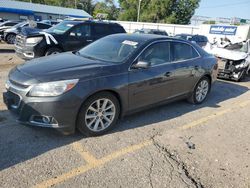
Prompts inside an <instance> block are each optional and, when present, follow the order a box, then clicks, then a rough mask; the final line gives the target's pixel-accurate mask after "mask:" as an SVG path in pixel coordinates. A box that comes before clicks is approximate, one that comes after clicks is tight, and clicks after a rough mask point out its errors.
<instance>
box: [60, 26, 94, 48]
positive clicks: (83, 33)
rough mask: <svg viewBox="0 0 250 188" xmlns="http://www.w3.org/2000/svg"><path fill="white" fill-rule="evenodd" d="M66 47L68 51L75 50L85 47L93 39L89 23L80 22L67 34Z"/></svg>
mask: <svg viewBox="0 0 250 188" xmlns="http://www.w3.org/2000/svg"><path fill="white" fill-rule="evenodd" d="M65 35H66V36H65V41H64V44H63V45H64V48H65V50H66V51H74V50H79V49H81V48H83V47H84V46H86V45H88V44H89V43H91V42H92V41H93V38H92V36H91V28H90V25H89V24H86V23H85V24H79V25H76V26H75V27H73V28H72V29H70V30H69V31H68V32H67V33H66V34H65Z"/></svg>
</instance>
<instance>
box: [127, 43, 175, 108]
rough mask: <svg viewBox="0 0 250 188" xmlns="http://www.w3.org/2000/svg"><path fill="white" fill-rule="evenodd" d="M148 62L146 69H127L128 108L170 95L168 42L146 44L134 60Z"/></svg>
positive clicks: (171, 69)
mask: <svg viewBox="0 0 250 188" xmlns="http://www.w3.org/2000/svg"><path fill="white" fill-rule="evenodd" d="M139 61H143V62H149V63H150V66H149V67H148V68H146V69H133V66H132V67H131V68H130V71H129V106H130V110H133V109H137V108H141V107H143V106H147V105H151V104H154V103H157V102H160V101H163V100H166V99H168V98H170V97H171V96H172V87H173V82H174V80H173V77H172V76H173V74H172V72H173V71H174V67H173V65H172V64H171V63H170V42H168V41H164V42H157V43H154V44H151V45H150V46H148V47H147V48H146V49H145V50H144V51H143V52H142V54H141V55H140V56H139V57H138V58H137V59H136V60H135V62H134V63H137V62H139Z"/></svg>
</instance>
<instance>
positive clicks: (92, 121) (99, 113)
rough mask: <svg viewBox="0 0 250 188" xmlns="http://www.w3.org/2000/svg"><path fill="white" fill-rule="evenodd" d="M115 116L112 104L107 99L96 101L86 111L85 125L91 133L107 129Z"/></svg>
mask: <svg viewBox="0 0 250 188" xmlns="http://www.w3.org/2000/svg"><path fill="white" fill-rule="evenodd" d="M115 115H116V108H115V105H114V103H113V102H112V101H111V100H109V99H107V98H102V99H97V100H96V101H94V102H93V103H92V104H91V105H90V106H89V107H88V109H87V110H86V114H85V124H86V126H87V127H88V128H89V129H90V130H91V131H93V132H100V131H103V130H105V129H107V128H108V127H109V126H110V125H111V124H112V122H113V120H114V118H115Z"/></svg>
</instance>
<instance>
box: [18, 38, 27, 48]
mask: <svg viewBox="0 0 250 188" xmlns="http://www.w3.org/2000/svg"><path fill="white" fill-rule="evenodd" d="M25 40H26V38H25V37H24V36H22V35H17V36H16V46H17V47H23V46H24V45H25Z"/></svg>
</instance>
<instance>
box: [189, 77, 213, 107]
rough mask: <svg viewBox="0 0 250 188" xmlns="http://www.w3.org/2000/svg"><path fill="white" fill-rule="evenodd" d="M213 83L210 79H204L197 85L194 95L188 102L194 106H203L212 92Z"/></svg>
mask: <svg viewBox="0 0 250 188" xmlns="http://www.w3.org/2000/svg"><path fill="white" fill-rule="evenodd" d="M210 88H211V83H210V80H209V78H208V77H203V78H201V79H200V80H199V82H198V83H197V84H196V86H195V88H194V90H193V92H192V95H191V96H190V97H189V98H188V101H189V102H190V103H192V104H201V103H203V102H204V101H205V99H206V98H207V95H208V93H209V91H210Z"/></svg>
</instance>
